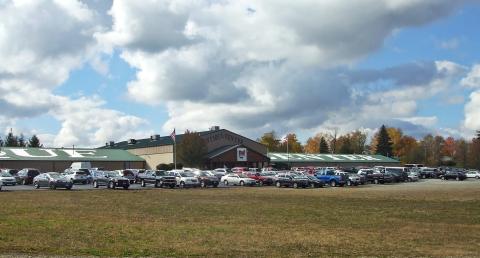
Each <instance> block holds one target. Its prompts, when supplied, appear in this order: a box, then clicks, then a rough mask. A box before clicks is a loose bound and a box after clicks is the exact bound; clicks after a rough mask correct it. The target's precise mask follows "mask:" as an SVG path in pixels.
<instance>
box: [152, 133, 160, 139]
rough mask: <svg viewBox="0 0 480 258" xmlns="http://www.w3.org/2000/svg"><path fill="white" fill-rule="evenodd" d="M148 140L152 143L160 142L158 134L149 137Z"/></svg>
mask: <svg viewBox="0 0 480 258" xmlns="http://www.w3.org/2000/svg"><path fill="white" fill-rule="evenodd" d="M150 140H152V141H158V140H160V134H154V135H151V136H150Z"/></svg>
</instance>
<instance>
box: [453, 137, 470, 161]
mask: <svg viewBox="0 0 480 258" xmlns="http://www.w3.org/2000/svg"><path fill="white" fill-rule="evenodd" d="M454 160H455V162H456V163H457V166H458V167H463V168H465V167H467V161H468V144H467V141H465V140H464V139H458V140H456V141H455V155H454Z"/></svg>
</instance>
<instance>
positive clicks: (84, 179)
mask: <svg viewBox="0 0 480 258" xmlns="http://www.w3.org/2000/svg"><path fill="white" fill-rule="evenodd" d="M63 175H65V177H66V178H67V179H68V180H70V181H71V182H72V183H73V184H84V185H85V184H90V182H91V181H92V175H91V174H90V171H89V170H88V169H86V168H78V169H77V168H73V169H69V168H67V169H66V170H65V172H64V173H63Z"/></svg>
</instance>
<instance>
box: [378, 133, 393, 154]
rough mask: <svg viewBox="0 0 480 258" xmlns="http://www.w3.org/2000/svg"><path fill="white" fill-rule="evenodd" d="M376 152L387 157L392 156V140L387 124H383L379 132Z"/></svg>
mask: <svg viewBox="0 0 480 258" xmlns="http://www.w3.org/2000/svg"><path fill="white" fill-rule="evenodd" d="M376 153H377V154H380V155H383V156H387V157H391V156H392V141H391V139H390V136H388V132H387V128H386V127H385V125H382V127H380V131H379V132H378V137H377V147H376Z"/></svg>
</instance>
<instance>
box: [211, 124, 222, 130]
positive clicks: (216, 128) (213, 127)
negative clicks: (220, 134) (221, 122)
mask: <svg viewBox="0 0 480 258" xmlns="http://www.w3.org/2000/svg"><path fill="white" fill-rule="evenodd" d="M219 130H220V126H218V125H215V126H212V127H210V131H219Z"/></svg>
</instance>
